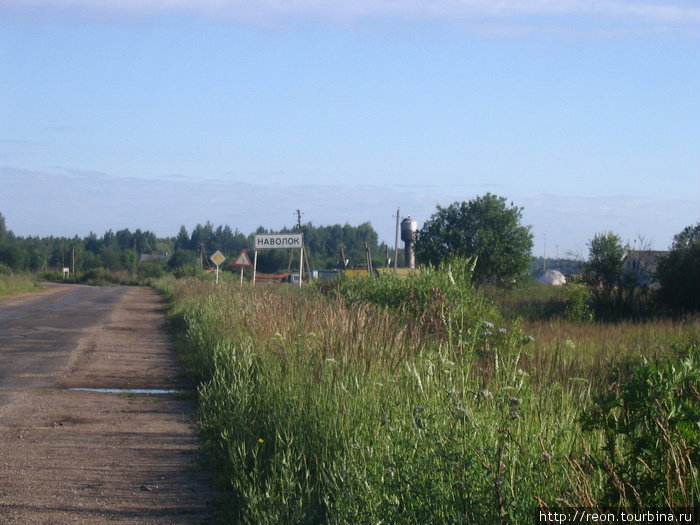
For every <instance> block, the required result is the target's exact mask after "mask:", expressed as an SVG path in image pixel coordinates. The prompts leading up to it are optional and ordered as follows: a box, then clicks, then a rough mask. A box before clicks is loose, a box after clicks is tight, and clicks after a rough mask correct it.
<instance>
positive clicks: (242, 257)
mask: <svg viewBox="0 0 700 525" xmlns="http://www.w3.org/2000/svg"><path fill="white" fill-rule="evenodd" d="M233 265H234V266H240V268H241V286H243V268H250V267H251V266H253V265H252V264H250V257H248V253H247V252H246V251H245V250H241V253H239V254H238V257H236V260H235V261H233Z"/></svg>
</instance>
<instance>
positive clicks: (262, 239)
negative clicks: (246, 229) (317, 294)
mask: <svg viewBox="0 0 700 525" xmlns="http://www.w3.org/2000/svg"><path fill="white" fill-rule="evenodd" d="M297 249H298V250H299V254H300V255H299V287H300V288H301V282H302V275H303V271H304V270H303V268H304V266H303V265H304V234H303V233H274V234H259V235H256V236H255V263H254V264H253V286H255V276H256V274H257V268H258V250H297Z"/></svg>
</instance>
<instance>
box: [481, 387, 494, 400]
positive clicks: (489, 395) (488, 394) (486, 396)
mask: <svg viewBox="0 0 700 525" xmlns="http://www.w3.org/2000/svg"><path fill="white" fill-rule="evenodd" d="M479 397H483V398H484V399H493V394H492V393H491V392H489V391H488V390H487V389H485V388H483V389H481V390H479Z"/></svg>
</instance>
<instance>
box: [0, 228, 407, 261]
mask: <svg viewBox="0 0 700 525" xmlns="http://www.w3.org/2000/svg"><path fill="white" fill-rule="evenodd" d="M298 231H299V229H298V228H283V229H282V230H281V231H277V232H274V233H294V232H298ZM301 232H302V233H303V234H304V244H305V247H306V250H307V256H308V259H309V266H310V267H311V268H314V269H331V268H338V267H339V266H340V265H341V260H340V259H341V252H340V247H341V246H342V247H343V254H344V257H345V259H346V261H348V265H349V266H351V267H352V266H357V265H363V264H365V263H366V260H367V259H366V253H367V251H369V253H370V254H371V257H372V262H373V266H377V267H379V266H382V265H386V263H387V261H386V256H387V254H388V253H391V252H392V251H393V250H389V249H388V247H387V246H386V245H385V244H384V243H379V237H378V235H377V232H376V231H375V230H374V228H373V227H372V225H371V224H370V223H369V222H365V223H363V224H360V225H358V226H352V225H350V224H345V225H340V224H336V225H332V226H314V225H313V224H306V225H303V226H302V227H301ZM262 233H273V232H271V231H270V230H268V229H266V228H264V227H262V226H261V227H259V228H258V229H257V230H256V231H255V232H254V233H251V234H249V235H245V234H243V233H242V232H240V231H239V230H238V229H237V228H236V229H232V228H231V227H230V226H228V225H220V226H216V227H215V226H214V225H212V224H211V223H210V222H206V223H205V224H197V226H195V227H194V228H193V229H192V231H188V230H187V228H186V227H185V226H184V225H183V226H181V227H180V230H179V231H178V233H177V234H176V235H174V236H172V237H158V236H157V235H156V234H155V233H153V232H151V231H147V230H146V231H144V230H141V229H137V230H136V231H133V232H132V231H131V230H129V229H122V230H118V231H116V232H115V231H112V230H108V231H107V232H105V233H104V234H103V235H101V236H98V235H97V234H95V233H92V232H91V233H90V234H89V235H87V236H86V237H79V236H75V237H54V236H50V237H32V236H29V237H21V236H17V235H15V234H14V233H13V232H12V231H11V230H10V229H8V228H7V225H6V222H5V218H4V217H3V216H2V214H0V273H8V272H10V271H31V272H37V271H60V270H61V269H62V268H70V270H71V272H78V273H80V272H87V271H90V270H96V269H105V270H108V271H122V270H123V271H128V272H139V271H141V272H142V273H149V272H151V273H153V272H155V273H157V270H158V269H159V268H160V269H162V270H163V271H175V272H178V271H179V272H183V271H193V269H195V268H202V267H203V268H208V267H210V266H212V263H211V262H210V261H209V256H210V255H211V254H213V253H214V252H215V251H217V250H219V251H221V252H222V253H223V254H224V255H225V256H226V257H227V261H225V262H224V264H223V265H222V269H223V270H227V269H232V268H231V263H232V262H233V260H234V258H235V257H236V255H238V254H239V253H240V252H241V250H244V249H245V250H248V251H249V252H250V255H251V256H252V250H253V240H254V236H255V234H262ZM291 256H292V257H295V258H296V259H295V260H296V263H295V264H296V266H295V268H298V257H299V256H298V254H291ZM289 266H290V253H289V251H287V250H265V251H261V252H260V253H259V257H258V269H259V271H261V272H269V273H272V272H279V271H286V270H287V268H289Z"/></svg>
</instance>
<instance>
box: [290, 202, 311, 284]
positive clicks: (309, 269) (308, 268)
mask: <svg viewBox="0 0 700 525" xmlns="http://www.w3.org/2000/svg"><path fill="white" fill-rule="evenodd" d="M294 213H295V214H296V216H297V230H299V233H302V234H303V233H304V232H303V231H302V229H301V216H302V215H304V214H303V213H301V210H296V211H295V212H294ZM301 253H302V255H301V257H302V259H304V255H303V254H304V253H306V258H305V260H304V261H303V263H304V264H306V273H307V274H308V276H309V281H310V280H311V268H310V267H309V252H308V250H307V249H306V240H305V239H303V238H302V251H301ZM301 264H302V261H299V268H301ZM291 265H292V254H291V252H290V254H289V266H290V267H291ZM301 280H302V278H301V269H300V270H299V282H300V283H301Z"/></svg>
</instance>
